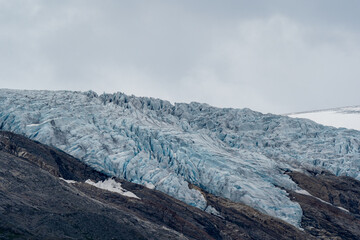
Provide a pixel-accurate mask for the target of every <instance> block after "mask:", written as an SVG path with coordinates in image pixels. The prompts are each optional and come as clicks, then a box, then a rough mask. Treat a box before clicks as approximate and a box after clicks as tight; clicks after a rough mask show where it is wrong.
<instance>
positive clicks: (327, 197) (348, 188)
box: [288, 172, 360, 239]
mask: <svg viewBox="0 0 360 240" xmlns="http://www.w3.org/2000/svg"><path fill="white" fill-rule="evenodd" d="M288 174H289V175H290V177H291V178H292V179H293V180H294V181H295V182H296V183H297V184H298V185H299V186H300V187H301V188H302V189H304V190H306V191H308V192H309V193H310V194H311V195H312V196H309V195H306V194H299V193H296V192H290V197H291V198H292V200H293V201H296V202H298V203H299V204H300V205H301V208H302V209H303V219H302V223H301V225H302V227H303V228H304V229H305V230H306V231H308V232H309V233H311V234H312V235H314V236H316V237H317V238H319V239H360V215H359V210H360V208H359V201H360V182H359V181H357V180H355V179H352V178H349V177H337V176H335V175H332V174H330V173H327V172H319V173H317V172H308V174H304V173H299V172H289V173H288Z"/></svg>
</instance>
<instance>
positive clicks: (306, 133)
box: [0, 89, 360, 227]
mask: <svg viewBox="0 0 360 240" xmlns="http://www.w3.org/2000/svg"><path fill="white" fill-rule="evenodd" d="M0 129H1V130H7V131H12V132H15V133H18V134H22V135H25V136H27V137H29V138H31V139H34V140H36V141H39V142H41V143H44V144H48V145H51V146H54V147H57V148H59V149H61V150H63V151H65V152H67V153H69V154H71V155H73V156H75V157H77V158H78V159H80V160H81V161H83V162H85V163H86V164H88V165H90V166H92V167H94V168H95V169H97V170H100V171H102V172H104V173H107V174H109V175H111V176H117V177H121V178H124V179H126V180H128V181H131V182H134V183H139V184H143V185H144V186H151V187H152V188H153V187H155V189H157V190H159V191H162V192H165V193H167V194H169V195H171V196H173V197H175V198H177V199H179V200H181V201H184V202H186V203H188V204H190V205H192V206H196V207H198V208H200V209H203V210H205V209H207V207H208V206H207V202H206V200H205V199H204V197H203V195H202V194H201V193H200V192H199V191H197V190H196V189H191V188H189V184H188V183H192V184H194V185H196V186H198V187H201V188H202V189H204V190H206V191H208V192H210V193H212V194H215V195H218V196H222V197H225V198H228V199H230V200H232V201H235V202H242V203H245V204H247V205H249V206H251V207H254V208H255V209H258V210H260V211H261V212H264V213H267V214H269V215H271V216H275V217H278V218H280V219H283V220H284V221H287V222H288V223H290V224H293V225H295V226H297V227H300V223H301V217H302V209H301V207H300V205H299V204H298V203H296V202H293V201H291V200H290V199H289V198H288V194H287V192H286V191H285V190H284V189H289V190H297V191H299V190H301V189H300V188H299V187H298V186H297V185H296V184H295V183H294V182H293V181H292V180H291V179H290V178H289V176H288V175H286V174H284V172H285V171H287V170H289V169H324V170H328V171H330V172H332V173H334V174H336V175H344V176H350V177H353V178H356V179H358V180H360V132H359V131H356V130H349V129H344V128H341V129H337V128H334V127H326V126H323V125H320V124H317V123H315V122H313V121H311V120H306V119H297V118H290V117H287V116H280V115H273V114H262V113H259V112H255V111H252V110H250V109H231V108H216V107H212V106H209V105H207V104H200V103H195V102H193V103H190V104H185V103H175V104H171V103H170V102H168V101H164V100H160V99H154V98H146V97H135V96H128V95H126V94H123V93H114V94H105V93H104V94H102V95H98V94H96V93H95V92H92V91H88V92H72V91H45V90H39V91H35V90H31V91H28V90H9V89H0Z"/></svg>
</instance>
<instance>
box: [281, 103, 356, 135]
mask: <svg viewBox="0 0 360 240" xmlns="http://www.w3.org/2000/svg"><path fill="white" fill-rule="evenodd" d="M288 116H289V117H294V118H307V119H310V120H313V121H315V122H317V123H320V124H323V125H327V126H333V127H337V128H340V127H343V128H349V129H355V130H360V106H353V107H343V108H333V109H327V110H319V111H310V112H301V113H291V114H288Z"/></svg>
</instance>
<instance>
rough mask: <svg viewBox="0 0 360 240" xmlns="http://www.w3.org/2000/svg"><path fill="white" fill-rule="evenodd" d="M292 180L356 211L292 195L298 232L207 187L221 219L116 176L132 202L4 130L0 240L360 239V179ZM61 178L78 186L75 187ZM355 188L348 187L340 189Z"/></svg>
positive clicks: (66, 158) (69, 161)
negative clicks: (298, 216) (300, 217)
mask: <svg viewBox="0 0 360 240" xmlns="http://www.w3.org/2000/svg"><path fill="white" fill-rule="evenodd" d="M289 175H290V176H291V177H293V178H294V180H295V181H298V180H297V179H300V180H299V181H298V183H299V185H300V186H301V187H302V188H303V189H306V190H308V191H309V192H310V193H311V194H313V195H314V196H316V197H319V198H322V197H324V196H326V195H327V196H328V195H329V193H328V192H326V191H322V192H321V193H322V195H316V194H318V193H319V194H320V191H317V190H316V189H322V186H326V188H327V189H331V191H330V193H331V194H332V195H331V196H333V199H334V200H333V201H334V204H335V203H337V202H336V201H337V200H336V199H339V203H341V204H342V205H338V206H342V207H344V208H346V209H349V211H350V212H351V213H347V212H346V211H344V210H341V209H339V208H337V207H335V206H331V205H329V204H326V203H323V202H321V201H320V200H318V199H316V198H314V197H312V196H306V195H302V194H298V193H295V192H291V193H290V195H291V197H292V198H294V200H295V201H297V202H299V203H300V204H301V206H302V208H303V210H304V218H303V222H302V225H303V228H304V230H305V231H301V230H299V229H296V228H295V227H293V226H291V225H289V224H287V223H285V222H283V221H281V220H279V219H276V218H273V217H270V216H267V215H265V214H262V213H260V212H258V211H256V210H254V209H253V208H251V207H248V206H246V205H244V204H240V203H234V202H231V201H229V200H227V199H224V198H221V197H216V196H214V195H212V194H209V193H207V192H205V191H203V190H202V189H199V190H200V191H201V192H202V193H203V195H204V197H205V198H206V200H207V203H208V205H209V206H212V207H213V208H215V209H216V210H217V212H218V213H219V215H218V216H215V215H211V214H209V213H207V212H204V211H201V210H200V209H197V208H194V207H191V206H189V205H186V204H184V203H183V202H180V201H178V200H176V199H174V198H172V197H169V196H168V195H166V194H164V193H161V192H159V191H156V190H150V189H148V188H145V187H143V186H141V185H137V184H134V183H130V182H126V181H124V180H121V179H115V180H116V181H117V182H120V183H121V184H122V187H123V188H124V189H126V190H128V191H131V192H133V193H134V194H136V196H138V197H139V198H140V199H135V198H129V197H125V196H123V195H120V194H118V193H114V192H109V191H106V190H102V189H99V188H96V187H94V186H91V185H89V184H87V183H85V181H86V180H87V179H91V180H92V181H94V182H96V181H100V180H105V179H107V178H108V176H106V175H105V174H103V173H100V172H98V171H95V170H93V169H92V168H90V167H88V166H86V165H85V164H83V163H81V162H80V161H78V160H77V159H75V158H73V157H71V156H70V155H68V154H66V153H64V152H61V151H59V150H57V149H54V148H51V147H47V146H45V145H42V144H40V143H38V142H34V141H31V140H29V139H27V138H25V137H22V136H20V135H15V134H13V133H9V132H0V239H315V238H323V239H359V236H360V235H359V234H358V231H359V227H358V226H360V225H358V224H359V223H358V221H359V219H358V215H357V213H358V212H357V211H358V208H357V207H356V206H358V205H356V202H357V201H358V200H359V197H358V195H356V194H358V192H356V191H357V190H356V187H357V186H358V185H357V184H358V182H356V181H355V182H352V179H347V178H346V179H347V180H346V181H345V180H344V181H345V183H341V184H340V185H336V184H337V183H336V181H335V179H336V178H334V179H333V180H331V181H330V180H329V181H325V180H323V179H322V178H320V177H319V176H316V177H314V176H307V175H305V177H308V178H306V179H307V180H306V181H304V180H303V179H305V177H304V176H302V175H299V174H297V173H289ZM60 177H61V178H64V179H69V180H75V181H77V182H76V183H71V184H70V183H67V182H65V181H63V180H60ZM314 179H315V180H314ZM319 179H320V180H319ZM313 181H315V183H316V184H319V187H317V188H315V190H314V191H310V188H311V186H315V185H314V184H315V183H314V182H313ZM335 183H336V184H335ZM350 183H351V184H353V185H349V188H345V187H343V185H344V184H350ZM324 184H325V185H324ZM326 184H327V185H326ZM308 185H309V186H310V187H309V189H307V188H306V186H308ZM330 186H331V187H330ZM354 186H355V187H354ZM192 187H195V186H192ZM344 189H349V191H348V192H346V191H343V190H344ZM350 189H351V191H350ZM335 192H336V194H337V195H336V194H335ZM325 193H327V194H325ZM340 194H342V195H341V196H342V197H340ZM337 196H338V197H337ZM340 199H342V200H340ZM351 199H352V200H351ZM354 199H355V200H354ZM327 200H329V199H325V197H324V201H327ZM329 201H330V200H329ZM350 202H351V204H349V203H350ZM350 209H352V210H350Z"/></svg>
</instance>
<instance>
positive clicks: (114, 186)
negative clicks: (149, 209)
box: [85, 178, 140, 199]
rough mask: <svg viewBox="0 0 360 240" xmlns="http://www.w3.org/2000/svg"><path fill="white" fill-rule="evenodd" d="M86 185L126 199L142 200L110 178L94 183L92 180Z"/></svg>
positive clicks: (87, 181)
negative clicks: (117, 194) (114, 193)
mask: <svg viewBox="0 0 360 240" xmlns="http://www.w3.org/2000/svg"><path fill="white" fill-rule="evenodd" d="M85 183H87V184H90V185H92V186H95V187H97V188H100V189H104V190H107V191H110V192H116V193H119V194H121V195H123V196H126V197H131V198H136V199H140V198H139V197H138V196H136V195H135V194H134V193H132V192H130V191H127V190H125V189H123V188H122V187H121V183H118V182H116V181H115V180H114V179H112V178H108V179H106V180H104V181H99V182H96V183H95V182H93V181H92V180H90V179H88V180H86V181H85Z"/></svg>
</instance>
